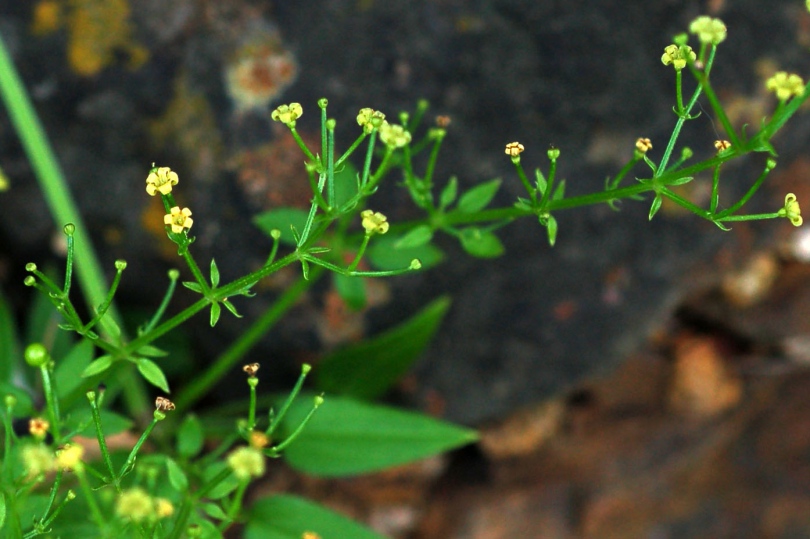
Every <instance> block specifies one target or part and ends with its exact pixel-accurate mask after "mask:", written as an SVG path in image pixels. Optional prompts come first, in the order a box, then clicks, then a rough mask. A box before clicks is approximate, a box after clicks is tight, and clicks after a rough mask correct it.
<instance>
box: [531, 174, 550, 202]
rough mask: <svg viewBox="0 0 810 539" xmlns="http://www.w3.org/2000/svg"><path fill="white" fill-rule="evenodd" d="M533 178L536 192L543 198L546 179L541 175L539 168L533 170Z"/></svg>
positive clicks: (546, 183)
mask: <svg viewBox="0 0 810 539" xmlns="http://www.w3.org/2000/svg"><path fill="white" fill-rule="evenodd" d="M534 177H535V178H536V184H537V192H538V193H539V194H540V196H543V194H544V193H545V192H546V186H547V185H548V182H547V181H546V177H545V176H543V173H542V172H541V171H540V169H539V168H536V169H534Z"/></svg>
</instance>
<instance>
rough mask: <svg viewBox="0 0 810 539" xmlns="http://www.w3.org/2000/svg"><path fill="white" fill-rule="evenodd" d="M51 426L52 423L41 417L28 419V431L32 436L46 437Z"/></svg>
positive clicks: (39, 438) (40, 438)
mask: <svg viewBox="0 0 810 539" xmlns="http://www.w3.org/2000/svg"><path fill="white" fill-rule="evenodd" d="M50 428H51V424H50V423H48V422H47V421H46V420H44V419H42V418H40V417H35V418H32V419H30V420H28V432H29V433H30V434H31V436H33V437H34V438H37V439H38V440H42V439H43V438H45V435H46V434H47V433H48V429H50Z"/></svg>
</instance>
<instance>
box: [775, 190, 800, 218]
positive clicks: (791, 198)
mask: <svg viewBox="0 0 810 539" xmlns="http://www.w3.org/2000/svg"><path fill="white" fill-rule="evenodd" d="M779 217H787V218H788V219H790V223H791V224H792V225H793V226H802V222H803V220H802V210H801V208H800V207H799V201H798V200H796V195H794V194H793V193H788V194H787V195H786V196H785V207H784V208H782V209H781V210H779Z"/></svg>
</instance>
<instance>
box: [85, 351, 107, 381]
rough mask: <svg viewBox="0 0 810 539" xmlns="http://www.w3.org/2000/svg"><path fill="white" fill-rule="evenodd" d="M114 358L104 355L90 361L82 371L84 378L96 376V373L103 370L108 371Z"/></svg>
mask: <svg viewBox="0 0 810 539" xmlns="http://www.w3.org/2000/svg"><path fill="white" fill-rule="evenodd" d="M112 361H113V358H112V356H108V355H104V356H101V357H99V358H96V360H95V361H93V362H92V363H90V365H88V366H87V367H86V368H85V369H84V371H82V378H88V377H90V376H95V375H96V374H101V373H102V372H104V371H106V370H107V369H109V368H110V365H112Z"/></svg>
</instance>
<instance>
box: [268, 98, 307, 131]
mask: <svg viewBox="0 0 810 539" xmlns="http://www.w3.org/2000/svg"><path fill="white" fill-rule="evenodd" d="M303 114H304V109H303V107H301V103H290V104H289V105H279V106H278V107H276V110H274V111H273V112H272V114H270V117H271V118H272V119H273V120H275V121H277V122H281V123H283V124H284V125H286V126H288V127H293V126H295V120H297V119H298V118H300V117H301V116H302V115H303Z"/></svg>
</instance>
